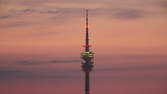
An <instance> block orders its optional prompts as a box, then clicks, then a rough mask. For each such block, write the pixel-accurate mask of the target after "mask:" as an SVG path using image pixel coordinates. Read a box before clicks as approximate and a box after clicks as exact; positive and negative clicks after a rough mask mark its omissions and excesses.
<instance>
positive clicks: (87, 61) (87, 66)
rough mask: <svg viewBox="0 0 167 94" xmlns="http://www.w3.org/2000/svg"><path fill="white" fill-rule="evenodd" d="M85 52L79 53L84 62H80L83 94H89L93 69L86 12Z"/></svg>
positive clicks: (92, 55)
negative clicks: (83, 87)
mask: <svg viewBox="0 0 167 94" xmlns="http://www.w3.org/2000/svg"><path fill="white" fill-rule="evenodd" d="M85 34H86V35H85V51H84V52H83V53H81V58H82V59H83V60H84V62H82V69H83V71H84V73H85V80H84V81H85V94H90V72H91V70H92V68H93V61H92V59H93V58H94V54H93V52H92V51H91V50H90V45H89V26H88V10H86V33H85Z"/></svg>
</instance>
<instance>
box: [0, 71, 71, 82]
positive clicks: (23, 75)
mask: <svg viewBox="0 0 167 94" xmlns="http://www.w3.org/2000/svg"><path fill="white" fill-rule="evenodd" d="M69 71H70V70H67V71H66V72H69ZM69 78H71V76H70V75H67V74H66V73H64V72H60V71H58V70H56V71H46V72H44V71H35V70H32V71H28V70H19V69H13V70H12V69H3V70H2V69H1V70H0V80H19V79H33V80H35V79H44V80H45V79H69Z"/></svg>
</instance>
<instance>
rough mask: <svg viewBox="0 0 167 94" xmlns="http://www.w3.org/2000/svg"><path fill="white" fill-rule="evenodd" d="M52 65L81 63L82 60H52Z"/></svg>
mask: <svg viewBox="0 0 167 94" xmlns="http://www.w3.org/2000/svg"><path fill="white" fill-rule="evenodd" d="M49 62H50V63H79V62H81V60H50V61H49Z"/></svg>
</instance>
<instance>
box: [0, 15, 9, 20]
mask: <svg viewBox="0 0 167 94" xmlns="http://www.w3.org/2000/svg"><path fill="white" fill-rule="evenodd" d="M10 17H11V16H9V15H6V16H0V19H7V18H10Z"/></svg>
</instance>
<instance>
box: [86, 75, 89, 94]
mask: <svg viewBox="0 0 167 94" xmlns="http://www.w3.org/2000/svg"><path fill="white" fill-rule="evenodd" d="M85 94H90V83H89V72H85Z"/></svg>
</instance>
